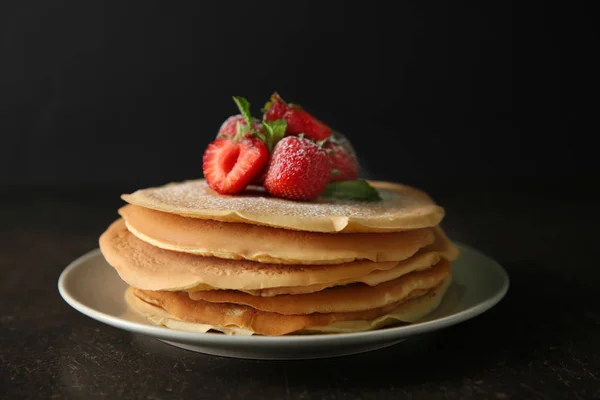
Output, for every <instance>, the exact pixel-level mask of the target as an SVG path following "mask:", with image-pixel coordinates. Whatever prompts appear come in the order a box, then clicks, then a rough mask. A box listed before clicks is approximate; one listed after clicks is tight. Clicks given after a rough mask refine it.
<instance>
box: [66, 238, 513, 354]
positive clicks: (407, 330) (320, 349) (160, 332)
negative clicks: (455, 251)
mask: <svg viewBox="0 0 600 400" xmlns="http://www.w3.org/2000/svg"><path fill="white" fill-rule="evenodd" d="M458 246H459V247H460V249H461V252H462V253H461V256H460V258H459V259H458V260H457V261H455V262H454V263H453V264H452V269H453V283H452V285H451V286H450V288H449V289H448V292H447V293H446V296H445V297H444V300H443V301H442V303H441V305H440V307H439V308H438V309H437V310H436V311H435V312H434V313H432V314H430V315H429V316H428V317H426V318H425V319H424V320H423V321H421V322H418V323H414V324H412V325H404V326H397V327H389V328H384V329H380V330H375V331H369V332H359V333H337V334H318V335H308V336H306V335H298V336H292V335H290V336H281V337H268V336H226V335H223V334H221V333H204V334H202V333H193V332H184V331H176V330H172V329H168V328H164V327H159V326H156V325H153V324H152V323H150V322H148V321H147V320H145V319H144V318H143V317H141V316H139V315H138V314H136V313H135V312H134V311H133V310H131V309H130V308H129V307H128V305H127V303H126V302H125V298H124V293H125V289H126V288H127V285H126V284H125V283H124V282H123V281H122V280H121V278H120V277H119V275H118V274H117V272H116V271H115V270H114V269H113V268H112V267H111V266H110V265H108V263H107V262H106V261H105V260H104V257H103V256H102V254H101V253H100V250H99V249H96V250H93V251H91V252H89V253H87V254H85V255H83V256H82V257H80V258H78V259H77V260H75V261H73V262H72V263H71V264H70V265H69V266H68V267H67V268H66V269H65V270H64V271H63V272H62V274H61V275H60V278H59V281H58V290H59V292H60V294H61V296H62V297H63V299H64V300H65V301H66V302H67V303H68V304H70V305H71V306H72V307H73V308H75V309H76V310H78V311H80V312H81V313H83V314H85V315H87V316H89V317H91V318H93V319H96V320H98V321H100V322H103V323H105V324H108V325H111V326H114V327H117V328H120V329H124V330H126V331H130V332H134V333H137V334H143V335H149V336H152V337H155V338H157V339H160V340H162V341H164V342H166V343H169V344H171V345H174V346H177V347H181V348H184V349H188V350H192V351H197V352H201V353H207V354H213V355H220V356H226V357H238V358H253V359H271V360H275V359H308V358H321V357H332V356H341V355H349V354H356V353H362V352H365V351H369V350H376V349H380V348H383V347H387V346H391V345H393V344H396V343H399V342H401V341H403V340H406V339H407V338H408V337H410V336H414V335H418V334H422V333H426V332H431V331H435V330H439V329H442V328H446V327H448V326H451V325H454V324H457V323H459V322H462V321H465V320H467V319H470V318H473V317H475V316H477V315H479V314H481V313H483V312H484V311H486V310H488V309H490V308H491V307H493V306H494V305H495V304H496V303H498V302H499V301H500V300H501V299H502V298H503V297H504V295H505V294H506V292H507V290H508V286H509V279H508V275H507V273H506V271H505V270H504V269H503V268H502V267H501V266H500V265H499V264H498V263H497V262H495V261H494V260H492V259H490V258H488V257H486V256H485V255H483V254H481V253H480V252H478V251H477V250H474V249H472V248H470V247H468V246H465V245H461V244H459V245H458Z"/></svg>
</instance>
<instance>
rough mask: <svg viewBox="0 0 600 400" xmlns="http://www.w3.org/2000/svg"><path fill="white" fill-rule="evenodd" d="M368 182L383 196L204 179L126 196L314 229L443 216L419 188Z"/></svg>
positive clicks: (150, 204)
mask: <svg viewBox="0 0 600 400" xmlns="http://www.w3.org/2000/svg"><path fill="white" fill-rule="evenodd" d="M370 183H371V184H372V185H373V186H374V187H375V188H376V189H377V190H378V191H379V193H380V195H381V197H382V199H383V200H382V201H376V202H361V201H348V200H334V199H324V198H320V199H317V200H315V201H306V202H300V201H290V200H284V199H278V198H274V197H271V196H269V195H268V194H267V193H266V191H264V189H262V188H260V187H252V188H248V190H247V191H246V192H245V193H242V194H239V195H235V196H229V195H220V194H218V193H216V192H215V191H213V190H212V189H210V188H209V187H208V185H207V184H206V182H205V180H203V179H198V180H192V181H186V182H178V183H171V184H167V185H164V186H161V187H154V188H146V189H141V190H138V191H135V192H134V193H131V194H124V195H122V198H123V200H125V201H126V202H128V203H130V204H135V205H138V206H142V207H146V208H150V209H153V210H158V211H163V212H166V213H172V214H178V215H182V216H185V217H192V218H201V219H211V220H218V221H224V222H243V223H248V224H255V225H266V226H272V227H276V228H286V229H293V230H300V231H310V232H398V231H405V230H413V229H420V228H429V227H433V226H436V225H438V224H439V223H440V222H441V221H442V219H443V217H444V209H443V208H442V207H440V206H438V205H437V204H435V202H434V201H433V200H432V199H431V198H430V196H429V195H427V194H426V193H425V192H423V191H421V190H418V189H416V188H412V187H409V186H406V185H401V184H396V183H390V182H378V181H372V182H370Z"/></svg>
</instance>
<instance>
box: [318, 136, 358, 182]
mask: <svg viewBox="0 0 600 400" xmlns="http://www.w3.org/2000/svg"><path fill="white" fill-rule="evenodd" d="M323 147H325V150H327V154H329V160H330V162H331V178H330V180H331V181H332V182H335V181H352V180H355V179H358V176H359V173H360V164H359V163H358V159H357V158H356V152H355V151H354V148H353V147H352V144H351V143H350V141H349V140H348V138H347V137H346V136H344V135H342V134H341V133H339V132H335V131H334V132H333V134H332V135H331V136H330V137H329V139H328V140H327V142H326V143H325V145H324V146H323Z"/></svg>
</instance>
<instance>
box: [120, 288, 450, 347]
mask: <svg viewBox="0 0 600 400" xmlns="http://www.w3.org/2000/svg"><path fill="white" fill-rule="evenodd" d="M450 283H451V277H449V278H448V279H446V280H445V281H444V282H442V284H441V285H439V286H437V287H435V288H433V289H431V290H429V291H427V292H425V293H423V292H418V293H414V294H412V295H411V296H410V299H407V301H406V302H404V303H402V304H398V305H390V306H387V307H384V308H382V309H377V310H368V311H366V312H365V311H363V312H355V313H334V314H313V315H293V316H289V315H287V316H286V315H280V314H276V313H269V312H263V311H257V310H255V309H252V308H251V307H247V306H237V305H232V304H213V303H208V302H203V301H193V300H191V299H189V297H187V296H186V295H185V294H184V293H182V292H151V291H142V290H138V289H134V288H132V287H129V289H128V290H127V292H126V295H125V298H126V301H127V303H128V304H129V306H130V307H131V308H132V309H133V310H134V311H136V312H137V313H139V314H141V315H143V316H145V317H146V318H148V320H150V321H151V322H152V323H154V324H156V325H159V326H165V327H167V328H170V329H176V330H182V331H188V332H198V333H206V332H209V331H218V332H222V333H224V334H227V335H268V336H280V335H288V334H294V333H295V334H315V333H323V332H324V333H338V332H346V333H347V332H360V331H368V330H373V329H379V328H382V327H385V326H389V325H392V324H398V323H412V322H416V321H418V320H420V319H422V318H423V317H425V316H426V315H428V314H430V313H431V312H432V311H433V310H435V309H436V308H437V307H438V306H439V304H440V302H441V300H442V298H443V296H444V295H445V293H446V291H447V289H448V287H449V285H450Z"/></svg>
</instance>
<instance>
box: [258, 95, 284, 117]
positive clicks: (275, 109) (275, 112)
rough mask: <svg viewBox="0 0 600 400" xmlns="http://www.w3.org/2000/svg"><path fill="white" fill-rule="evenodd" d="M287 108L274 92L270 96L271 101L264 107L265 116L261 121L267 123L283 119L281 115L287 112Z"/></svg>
mask: <svg viewBox="0 0 600 400" xmlns="http://www.w3.org/2000/svg"><path fill="white" fill-rule="evenodd" d="M287 109H288V106H287V104H286V103H285V101H283V99H282V98H281V97H280V96H279V93H277V92H275V93H273V95H272V96H271V100H270V101H269V102H268V103H267V104H266V105H265V114H264V116H263V119H264V120H265V121H267V122H270V121H275V120H278V119H283V114H285V112H286V111H287Z"/></svg>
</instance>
